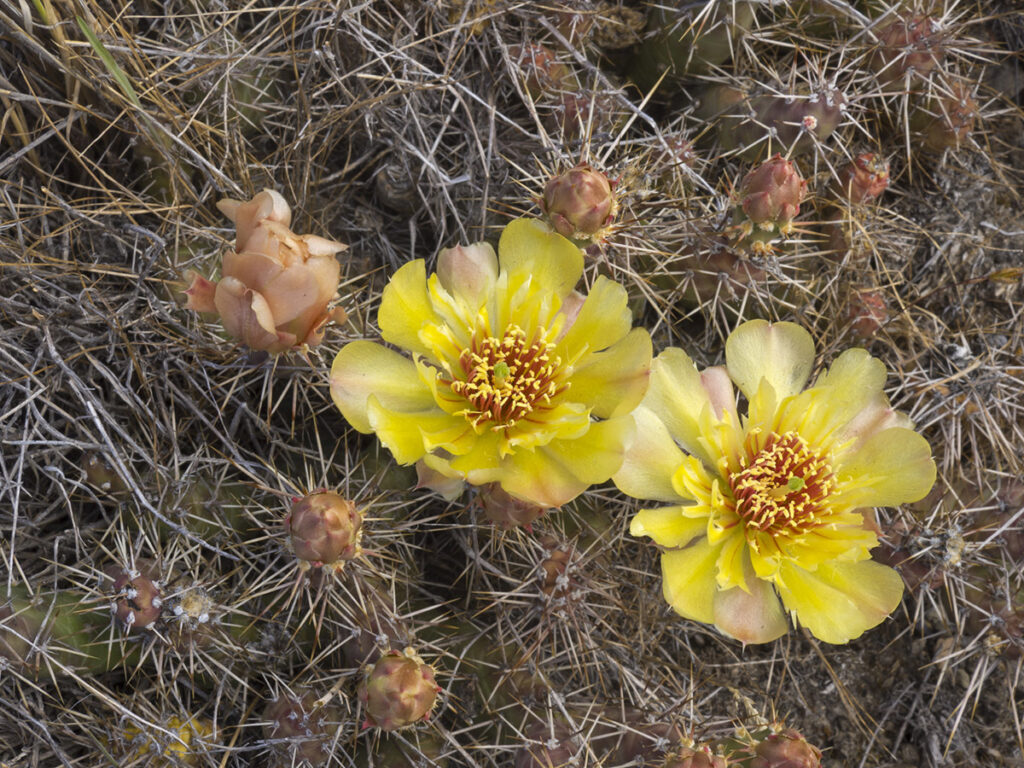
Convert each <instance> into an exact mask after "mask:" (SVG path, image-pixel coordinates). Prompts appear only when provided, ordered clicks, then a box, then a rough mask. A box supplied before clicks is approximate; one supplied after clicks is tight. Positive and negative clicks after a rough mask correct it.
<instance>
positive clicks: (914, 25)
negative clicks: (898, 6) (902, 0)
mask: <svg viewBox="0 0 1024 768" xmlns="http://www.w3.org/2000/svg"><path fill="white" fill-rule="evenodd" d="M874 35H875V37H876V38H877V39H878V48H877V49H876V50H875V52H874V55H873V56H872V57H871V66H872V68H873V69H874V70H875V71H876V72H877V73H878V74H879V76H880V77H881V79H882V80H884V81H886V82H889V81H893V80H902V79H903V77H904V76H905V75H907V74H908V73H909V74H912V75H918V76H921V77H923V76H925V75H927V74H928V73H929V72H931V71H932V70H933V69H935V67H937V66H938V65H939V63H940V62H941V61H942V58H943V56H944V55H945V50H944V48H943V40H942V35H941V34H940V30H939V25H938V23H937V22H936V21H935V20H934V19H933V18H931V17H930V16H921V15H917V14H908V13H903V14H899V15H897V16H896V17H895V18H893V19H891V20H890V21H887V22H884V23H883V24H882V26H880V27H879V28H878V29H876V30H875V31H874Z"/></svg>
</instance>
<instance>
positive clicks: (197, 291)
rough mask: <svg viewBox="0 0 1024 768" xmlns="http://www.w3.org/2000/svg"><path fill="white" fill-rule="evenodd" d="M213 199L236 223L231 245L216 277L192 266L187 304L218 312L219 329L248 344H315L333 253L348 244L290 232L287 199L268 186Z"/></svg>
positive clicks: (336, 274) (333, 283)
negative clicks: (244, 197)
mask: <svg viewBox="0 0 1024 768" xmlns="http://www.w3.org/2000/svg"><path fill="white" fill-rule="evenodd" d="M217 207H218V208H220V210H221V211H222V212H223V213H224V214H225V215H226V216H227V217H228V218H229V219H231V220H232V221H233V222H234V223H235V228H236V231H237V236H236V239H235V249H234V250H233V251H228V252H227V253H226V254H224V262H223V267H222V269H221V279H220V281H219V282H211V281H209V280H206V279H205V278H203V277H201V276H200V275H197V274H195V273H192V284H191V285H190V286H189V289H188V290H187V291H185V293H186V295H187V296H188V303H187V305H186V306H187V307H188V308H189V309H194V310H196V311H198V312H215V313H217V314H218V315H219V316H220V319H221V322H222V323H223V324H224V330H226V331H227V332H228V334H229V335H230V336H232V337H234V338H236V339H238V340H239V341H241V342H242V343H243V344H245V345H246V346H247V347H250V348H251V349H258V350H265V351H267V352H272V353H274V354H278V353H281V352H284V351H286V350H288V349H291V348H292V347H297V346H301V345H307V346H310V347H315V346H316V345H317V344H319V343H320V342H321V341H322V340H323V327H324V324H325V323H326V322H327V319H328V309H327V305H328V303H329V302H330V301H331V299H333V298H334V297H335V295H336V294H337V290H338V280H339V278H340V276H341V266H340V265H339V264H338V260H337V259H336V258H335V254H336V253H339V252H341V251H343V250H345V249H346V248H347V247H348V246H346V245H343V244H342V243H339V242H335V241H334V240H328V239H326V238H323V237H317V236H316V235H297V234H295V233H294V232H292V231H291V229H289V225H290V224H291V218H292V214H291V209H290V208H289V207H288V203H287V202H285V199H284V198H283V197H281V195H279V194H278V193H277V192H274V191H273V190H270V189H265V190H263V191H262V192H260V193H259V194H257V195H256V196H255V197H253V199H252V200H249V201H248V202H242V201H240V200H221V201H220V202H218V203H217Z"/></svg>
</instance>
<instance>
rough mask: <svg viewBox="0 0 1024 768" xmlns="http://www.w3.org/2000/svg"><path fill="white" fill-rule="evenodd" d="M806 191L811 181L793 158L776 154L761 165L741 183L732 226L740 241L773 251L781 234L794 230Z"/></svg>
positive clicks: (759, 249) (753, 247) (754, 249)
mask: <svg viewBox="0 0 1024 768" xmlns="http://www.w3.org/2000/svg"><path fill="white" fill-rule="evenodd" d="M806 194H807V182H806V181H804V179H803V177H802V176H801V175H800V171H798V170H797V168H796V166H795V165H794V164H793V163H792V162H791V161H789V160H786V159H785V158H783V157H782V156H781V155H775V157H773V158H772V159H771V160H768V161H766V162H764V163H762V164H761V165H759V166H758V167H757V168H755V169H754V170H752V171H751V172H750V173H748V174H747V175H746V176H744V177H743V181H742V182H740V189H739V205H738V206H737V207H736V209H735V221H736V225H735V227H733V229H732V232H733V234H734V236H736V239H737V241H738V242H741V243H746V244H747V246H748V247H749V248H750V249H751V250H753V251H754V252H762V251H767V252H770V251H771V241H772V240H773V239H774V238H775V237H776V236H777V235H788V234H789V233H791V232H792V231H793V219H795V218H796V217H797V216H798V215H799V213H800V203H802V202H803V200H804V196H805V195H806Z"/></svg>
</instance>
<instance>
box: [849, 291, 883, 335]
mask: <svg viewBox="0 0 1024 768" xmlns="http://www.w3.org/2000/svg"><path fill="white" fill-rule="evenodd" d="M846 316H847V319H848V320H849V322H850V330H851V331H853V335H854V336H856V337H857V338H859V339H870V338H871V337H872V336H874V335H875V334H876V333H878V332H879V331H880V330H881V328H882V326H883V325H885V323H886V321H888V319H889V307H888V306H887V305H886V303H885V293H884V292H883V291H882V290H881V289H879V288H853V289H851V290H850V292H849V294H848V295H847V297H846Z"/></svg>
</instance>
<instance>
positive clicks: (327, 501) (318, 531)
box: [285, 491, 363, 568]
mask: <svg viewBox="0 0 1024 768" xmlns="http://www.w3.org/2000/svg"><path fill="white" fill-rule="evenodd" d="M362 523H363V516H362V514H361V513H360V511H359V510H358V509H357V508H356V505H355V504H354V503H353V502H351V501H349V500H348V499H346V498H344V497H343V496H340V495H339V494H337V493H333V492H331V491H319V492H317V493H311V494H309V495H308V496H304V497H303V498H301V499H299V500H298V501H297V502H296V503H295V505H294V506H293V507H292V509H291V512H290V514H289V515H288V517H286V518H285V526H286V528H287V531H288V535H289V538H290V540H291V545H292V549H293V550H294V552H295V556H296V557H297V558H299V561H300V562H301V563H303V564H305V565H306V566H307V567H308V566H312V567H320V566H324V565H326V566H329V567H334V568H341V567H342V566H343V565H344V564H345V563H346V562H347V561H349V560H352V559H354V558H356V557H358V556H359V555H360V554H361V552H362V549H361V547H360V545H359V542H360V540H361V538H362Z"/></svg>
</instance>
